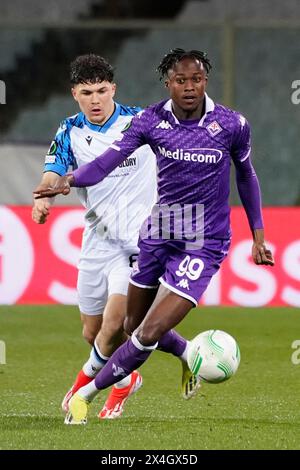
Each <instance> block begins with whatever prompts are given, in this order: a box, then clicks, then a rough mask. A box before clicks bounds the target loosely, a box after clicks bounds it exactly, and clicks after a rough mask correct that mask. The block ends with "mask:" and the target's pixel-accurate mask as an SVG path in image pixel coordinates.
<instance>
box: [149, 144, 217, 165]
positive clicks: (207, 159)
mask: <svg viewBox="0 0 300 470" xmlns="http://www.w3.org/2000/svg"><path fill="white" fill-rule="evenodd" d="M158 150H159V153H160V154H161V155H162V156H163V157H166V158H172V159H173V160H183V161H185V162H195V163H218V162H219V161H220V160H221V158H222V157H223V152H222V151H221V150H218V149H209V148H195V149H176V150H174V151H172V150H167V149H166V148H165V147H160V146H158Z"/></svg>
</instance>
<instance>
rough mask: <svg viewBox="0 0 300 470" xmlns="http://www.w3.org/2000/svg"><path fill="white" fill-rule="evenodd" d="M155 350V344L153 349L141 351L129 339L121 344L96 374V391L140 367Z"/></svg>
mask: <svg viewBox="0 0 300 470" xmlns="http://www.w3.org/2000/svg"><path fill="white" fill-rule="evenodd" d="M155 348H156V344H155V345H154V346H153V347H151V346H150V347H149V348H148V347H147V349H146V350H142V349H139V348H138V347H136V346H135V345H134V344H133V342H132V339H131V338H130V339H128V340H127V341H126V343H124V344H122V346H120V347H119V348H118V349H117V350H116V351H115V352H114V353H113V355H112V356H111V357H110V358H109V360H108V362H107V363H106V365H105V366H104V367H103V369H101V370H100V372H99V373H98V374H97V376H96V378H95V385H96V387H97V388H98V390H102V389H104V388H107V387H109V386H110V385H112V384H114V383H116V382H119V380H121V379H123V378H124V377H126V376H127V375H129V374H130V373H131V372H132V371H133V370H135V369H137V368H138V367H140V366H141V365H142V364H143V363H144V362H145V361H146V360H147V359H148V357H149V356H150V354H151V352H152V351H153V350H154V349H155Z"/></svg>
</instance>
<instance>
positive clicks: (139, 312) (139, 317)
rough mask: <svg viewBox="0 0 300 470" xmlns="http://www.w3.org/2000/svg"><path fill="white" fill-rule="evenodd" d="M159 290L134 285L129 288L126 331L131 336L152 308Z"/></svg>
mask: <svg viewBox="0 0 300 470" xmlns="http://www.w3.org/2000/svg"><path fill="white" fill-rule="evenodd" d="M157 290H158V288H151V289H147V288H143V287H137V286H135V285H133V284H131V283H130V284H129V286H128V295H127V311H126V318H125V323H124V329H125V331H126V333H128V334H129V335H131V334H132V332H133V331H134V330H135V329H136V328H137V327H138V326H139V325H140V323H141V322H142V321H143V319H144V318H145V316H146V314H147V312H148V310H149V308H150V307H151V305H152V303H153V301H154V299H155V297H156V294H157Z"/></svg>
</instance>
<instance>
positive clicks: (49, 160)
mask: <svg viewBox="0 0 300 470" xmlns="http://www.w3.org/2000/svg"><path fill="white" fill-rule="evenodd" d="M55 159H56V155H46V158H45V163H55Z"/></svg>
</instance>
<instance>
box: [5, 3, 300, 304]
mask: <svg viewBox="0 0 300 470" xmlns="http://www.w3.org/2000/svg"><path fill="white" fill-rule="evenodd" d="M0 8H1V16H0V23H1V30H0V56H1V62H0V80H2V82H4V83H5V85H6V96H5V101H6V104H2V105H0V174H1V186H0V205H1V208H0V270H1V275H0V303H3V304H7V303H8V304H12V303H15V302H29V301H31V302H35V303H36V302H47V301H49V302H55V301H59V302H62V303H74V302H76V294H75V279H76V262H77V257H78V253H79V244H80V236H79V237H78V236H76V234H74V233H73V232H74V231H75V232H76V229H77V228H78V229H80V228H81V227H82V222H81V220H82V219H81V218H80V217H78V211H77V210H74V209H75V208H74V206H78V200H77V197H76V192H75V191H73V194H72V196H71V197H68V198H63V197H60V198H57V201H56V206H59V205H67V206H68V207H69V208H68V207H66V209H65V212H64V214H61V212H60V211H59V212H57V211H54V212H53V213H54V215H57V217H58V214H60V215H61V217H62V218H65V221H66V223H69V227H70V230H69V233H66V234H65V238H66V239H65V240H63V237H61V238H60V237H57V238H56V240H55V241H53V240H52V239H51V227H50V228H49V230H47V229H44V228H41V227H38V228H37V227H35V226H34V224H33V222H30V213H29V211H27V212H26V211H25V212H24V209H20V208H19V206H26V205H31V202H32V196H31V191H32V189H33V188H34V187H35V186H36V185H37V183H38V182H39V179H40V175H41V171H42V168H43V159H44V155H45V154H46V151H47V148H48V146H49V143H50V142H51V140H52V138H53V136H54V134H55V132H56V129H57V127H58V124H59V122H60V121H61V120H62V119H63V118H64V117H65V116H68V115H72V114H74V113H76V112H77V107H76V104H75V102H74V101H73V99H72V97H71V95H70V93H69V81H68V79H69V77H68V72H69V70H68V66H69V63H70V61H71V60H72V59H73V58H74V57H75V56H76V55H78V54H81V53H86V52H90V51H92V52H95V53H99V54H101V55H103V56H104V57H107V58H108V60H109V61H111V62H112V63H113V64H114V66H115V69H116V81H117V83H118V92H117V100H118V101H120V102H122V103H124V104H128V105H133V104H136V105H143V106H144V105H147V104H150V103H152V102H156V101H159V100H160V99H162V98H164V97H165V96H166V93H165V91H164V88H163V86H162V84H161V83H160V82H159V80H158V77H157V74H156V72H155V68H156V66H157V65H158V63H159V62H160V60H161V58H162V55H163V54H164V53H165V52H167V51H168V50H169V49H170V48H172V47H184V48H199V49H202V50H205V51H207V52H208V54H209V57H210V58H211V61H212V63H213V70H212V72H211V77H210V80H209V88H208V93H209V94H210V95H211V96H212V97H213V98H214V99H215V100H216V101H219V102H221V103H223V104H225V105H227V106H230V107H233V108H235V109H237V110H239V111H240V112H242V113H243V114H244V115H245V116H246V117H247V118H248V120H249V121H250V123H251V126H252V134H253V154H252V155H253V161H254V165H255V168H256V170H257V173H258V175H259V178H260V181H261V187H262V195H263V203H264V206H265V207H270V206H271V207H281V211H280V212H278V217H277V216H276V215H274V212H272V214H273V215H272V222H270V224H269V223H268V224H267V226H266V233H267V237H268V240H269V242H270V243H272V245H273V248H274V250H275V252H276V259H277V266H276V268H275V269H274V270H270V269H264V270H261V269H260V270H257V269H255V268H252V269H250V268H249V269H247V268H248V264H249V263H248V261H247V259H246V255H244V262H243V268H242V269H240V270H236V269H235V268H234V266H233V264H234V262H233V261H232V259H233V256H234V251H233V250H232V251H231V254H230V257H229V259H228V260H227V261H226V263H227V265H228V266H229V268H228V269H227V271H228V273H227V276H226V279H227V280H228V279H229V284H230V283H231V284H232V285H233V288H234V289H238V290H240V295H238V296H233V297H232V296H231V295H230V293H229V292H228V288H227V287H228V286H227V287H226V285H223V282H222V279H221V278H220V279H219V281H218V282H219V284H220V283H221V285H220V286H219V291H218V292H216V291H214V292H213V291H211V294H209V293H208V296H207V297H208V298H207V300H205V298H204V301H205V302H206V303H208V304H217V305H218V304H223V303H229V304H230V303H233V304H238V305H252V306H258V305H269V304H272V305H274V304H275V305H282V304H287V305H294V306H298V307H299V306H300V274H299V273H300V261H299V256H300V254H299V253H300V240H299V235H298V233H299V231H298V230H297V228H296V227H299V225H300V215H299V214H300V213H299V210H298V209H294V210H293V211H292V212H291V211H290V210H287V211H284V210H283V209H282V208H283V207H297V206H298V205H299V204H300V170H299V163H298V162H299V144H300V133H299V124H298V123H299V117H300V105H297V104H296V102H297V100H296V101H295V99H294V100H293V99H292V96H293V93H297V89H295V88H293V86H294V85H293V83H294V82H295V81H296V80H297V79H300V63H299V60H298V59H299V45H298V43H299V41H298V37H299V33H300V5H299V2H298V1H297V0H289V1H287V2H284V4H283V3H282V2H281V1H280V0H262V1H257V2H248V1H247V0H242V1H234V0H226V1H225V0H202V1H201V0H198V1H181V0H177V1H164V2H158V1H152V2H147V1H145V2H138V1H124V0H123V1H122V0H109V1H107V0H102V1H95V0H73V1H71V0H66V1H64V2H60V1H59V0H50V1H48V2H46V3H41V2H37V1H35V0H26V1H21V0H10V1H7V0H2V1H1V7H0ZM2 94H3V92H2ZM296 98H297V96H296ZM3 101H4V100H3V98H2V102H3ZM293 101H294V102H293ZM231 202H232V204H233V205H239V204H240V202H239V198H238V195H237V191H236V189H235V184H234V182H233V184H232V195H231ZM7 206H9V207H7ZM70 206H72V209H70ZM282 217H283V218H285V219H287V223H286V224H282ZM240 218H241V220H240ZM265 218H266V221H268V220H269V213H268V211H265ZM54 219H55V217H54V216H53V217H52V219H50V222H49V226H50V225H51V226H53V224H54ZM234 220H236V221H237V224H236V227H234V234H235V235H234V239H233V248H234V249H237V251H238V250H240V249H241V250H242V246H244V245H243V244H245V243H247V240H249V234H247V232H246V233H244V232H243V233H241V227H242V225H243V224H244V219H243V215H242V212H241V213H240V215H239V216H238V219H236V217H235V219H234ZM61 223H62V224H63V220H62V222H61ZM295 232H296V233H295ZM297 232H298V233H297ZM16 234H18V236H16ZM42 234H43V236H44V237H47V238H48V246H47V247H44V248H45V249H44V251H41V248H40V245H39V243H38V239H39V238H40V236H41V235H42ZM49 234H50V235H49ZM77 235H78V234H77ZM49 237H50V238H49ZM291 259H292V260H293V261H292V262H291V261H290V260H291ZM50 262H51V263H52V265H53V266H54V267H53V276H52V278H51V279H48V281H49V285H48V286H45V289H46V290H48V291H49V289H50V290H51V285H52V284H53V283H56V284H57V283H59V284H61V291H62V292H61V294H59V295H58V294H56V295H51V294H50V295H49V293H48V294H47V293H46V294H45V293H43V292H42V291H43V288H42V287H41V286H39V284H36V283H34V279H35V278H37V277H38V271H37V269H38V268H37V266H38V265H39V264H40V263H44V265H49V264H50ZM16 265H18V269H17V270H16V269H15V266H16ZM58 271H59V272H60V276H61V277H62V278H63V279H64V282H63V283H61V281H60V279H59V278H57V276H56V275H55V272H58ZM250 271H251V272H250ZM262 272H263V273H265V274H262ZM259 273H260V274H259ZM220 276H221V277H222V275H220ZM228 276H229V277H228ZM223 278H225V276H223ZM263 283H264V286H263ZM216 284H217V281H216V282H215V285H216ZM279 285H281V286H282V289H281V291H282V290H283V291H284V292H283V293H282V292H279V291H278V289H279V287H278V286H279ZM211 289H213V287H212V288H211ZM286 289H287V290H288V294H287V293H286ZM262 291H264V292H262ZM243 299H244V300H243Z"/></svg>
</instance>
